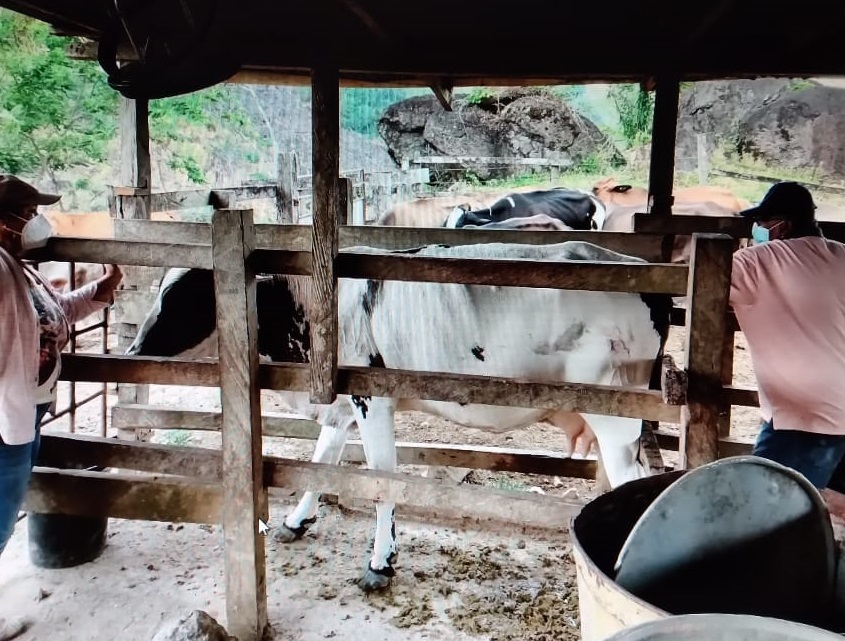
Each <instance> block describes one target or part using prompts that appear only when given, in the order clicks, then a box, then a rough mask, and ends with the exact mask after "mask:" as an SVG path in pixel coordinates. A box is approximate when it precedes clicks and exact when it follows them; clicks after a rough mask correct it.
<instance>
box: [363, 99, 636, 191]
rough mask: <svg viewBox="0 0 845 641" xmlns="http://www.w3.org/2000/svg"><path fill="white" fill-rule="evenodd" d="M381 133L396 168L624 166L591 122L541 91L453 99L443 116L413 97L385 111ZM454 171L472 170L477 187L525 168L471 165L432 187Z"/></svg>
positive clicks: (437, 106) (433, 103)
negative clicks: (598, 159)
mask: <svg viewBox="0 0 845 641" xmlns="http://www.w3.org/2000/svg"><path fill="white" fill-rule="evenodd" d="M378 128H379V133H380V134H381V137H382V139H383V140H384V141H385V143H386V144H387V147H388V150H389V153H390V155H391V157H392V158H393V159H394V161H396V163H397V164H402V163H403V162H404V161H410V160H412V159H414V158H416V157H419V156H470V157H478V156H497V157H502V156H511V157H513V156H515V157H520V158H550V159H554V160H559V161H561V163H562V164H563V165H564V166H570V165H578V164H580V163H583V162H585V161H588V160H589V159H590V158H591V157H595V156H596V155H598V154H606V156H607V158H608V159H609V160H610V161H611V162H612V163H614V164H616V165H621V164H624V159H623V157H622V155H621V154H620V153H619V150H618V149H617V148H616V147H615V146H614V145H613V143H611V142H610V140H609V139H608V138H607V137H606V136H605V135H604V134H603V133H602V132H601V131H600V130H599V128H598V127H596V125H595V124H594V123H593V122H591V121H590V120H589V119H587V118H586V117H584V116H582V115H581V114H579V113H578V112H576V111H575V110H574V109H573V108H572V107H570V106H569V105H568V104H566V102H564V101H563V100H562V99H561V98H559V97H558V96H555V95H554V94H552V93H550V92H548V91H545V90H542V89H509V90H504V91H501V92H490V93H488V94H481V95H475V96H472V95H467V94H463V95H458V96H456V97H455V98H454V100H453V103H452V111H446V110H445V109H443V107H442V106H441V105H440V103H439V102H438V101H437V99H436V98H435V97H434V96H416V97H414V98H409V99H407V100H403V101H400V102H397V103H394V104H393V105H391V106H390V107H388V108H387V109H386V110H385V112H384V114H383V115H382V117H381V118H380V120H379V125H378ZM455 168H459V169H464V170H472V171H473V172H474V173H475V174H476V175H477V176H478V177H479V178H480V179H482V180H485V179H488V178H493V177H504V176H508V175H514V174H522V173H527V171H528V170H529V169H530V168H529V167H525V166H523V167H518V166H510V167H495V166H484V165H481V164H477V163H472V162H469V163H466V165H465V166H464V165H462V164H457V165H456V166H452V167H448V168H443V169H444V170H445V171H443V173H442V175H438V176H437V180H444V179H446V180H448V178H449V176H450V175H451V176H452V179H455V178H456V177H457V176H455V175H454V172H451V170H452V169H455ZM432 171H433V172H436V171H437V167H432Z"/></svg>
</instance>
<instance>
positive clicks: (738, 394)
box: [722, 385, 760, 407]
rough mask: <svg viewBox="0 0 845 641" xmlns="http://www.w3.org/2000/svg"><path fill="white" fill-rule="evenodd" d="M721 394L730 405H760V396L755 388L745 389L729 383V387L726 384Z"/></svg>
mask: <svg viewBox="0 0 845 641" xmlns="http://www.w3.org/2000/svg"><path fill="white" fill-rule="evenodd" d="M722 394H723V395H724V396H725V397H726V399H727V402H729V403H730V404H731V405H736V406H739V407H760V397H759V396H758V394H757V390H756V389H746V388H742V387H735V386H733V385H731V386H730V387H728V386H726V387H725V388H724V389H723V391H722Z"/></svg>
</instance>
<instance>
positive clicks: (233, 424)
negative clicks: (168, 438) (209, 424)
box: [211, 210, 268, 641]
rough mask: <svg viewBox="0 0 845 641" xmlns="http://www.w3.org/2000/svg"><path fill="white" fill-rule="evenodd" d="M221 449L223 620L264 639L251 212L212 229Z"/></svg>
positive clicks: (222, 213) (247, 638) (242, 634)
mask: <svg viewBox="0 0 845 641" xmlns="http://www.w3.org/2000/svg"><path fill="white" fill-rule="evenodd" d="M211 242H212V261H213V262H212V265H213V267H214V294H215V297H216V301H217V334H218V337H217V346H218V350H219V367H220V398H221V403H222V438H223V444H222V450H223V531H224V535H225V553H224V554H225V557H224V558H225V569H224V572H225V577H226V618H227V623H228V626H227V627H228V629H229V632H230V633H231V634H232V635H233V636H236V637H238V638H239V639H241V641H259V640H260V639H261V638H262V637H263V635H264V631H265V628H266V626H267V585H266V568H265V555H264V537H263V536H262V534H261V533H260V531H259V523H258V520H259V519H262V520H263V521H264V522H265V523H266V522H267V518H268V514H267V513H268V506H267V491H266V489H265V487H264V479H263V474H262V471H263V470H262V466H263V457H262V451H261V397H260V390H259V387H258V325H257V316H256V309H255V274H254V273H253V271H252V269H251V268H250V266H249V261H248V259H249V255H250V254H251V253H252V251H253V249H254V248H255V230H254V228H253V218H252V210H245V211H238V210H217V211H215V212H214V217H213V219H212V225H211Z"/></svg>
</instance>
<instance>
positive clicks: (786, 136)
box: [737, 86, 845, 176]
mask: <svg viewBox="0 0 845 641" xmlns="http://www.w3.org/2000/svg"><path fill="white" fill-rule="evenodd" d="M738 134H739V135H738V141H737V152H738V153H739V154H740V155H741V156H750V157H751V158H753V159H755V160H762V161H763V162H766V163H767V164H777V165H779V166H781V167H789V168H792V169H810V170H816V171H817V172H818V173H819V174H820V175H825V174H826V175H835V176H842V175H843V174H845V90H842V89H836V88H832V87H821V86H814V87H809V88H807V89H803V90H801V91H792V92H789V93H786V94H784V95H781V96H780V97H778V98H777V99H776V100H774V101H773V102H771V104H769V105H766V106H764V107H761V108H760V109H757V110H755V111H753V112H752V113H751V114H749V115H748V117H747V118H746V119H745V121H744V122H743V123H742V124H741V125H740V127H739V132H738Z"/></svg>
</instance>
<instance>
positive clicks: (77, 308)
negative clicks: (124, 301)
mask: <svg viewBox="0 0 845 641" xmlns="http://www.w3.org/2000/svg"><path fill="white" fill-rule="evenodd" d="M104 268H105V274H103V275H102V276H100V278H98V279H97V280H95V281H93V282H90V283H88V284H86V285H83V286H82V287H78V288H77V289H74V290H73V291H72V292H68V293H67V294H62V293H59V292H56V290H53V291H54V292H55V294H56V298H57V299H58V301H59V304H60V305H61V306H62V309H63V310H64V313H65V316H67V319H68V322H69V323H70V324H71V325H73V324H74V323H77V322H79V321H80V320H82V319H83V318H85V317H86V316H89V315H90V314H93V313H95V312H98V311H100V310H101V309H104V308H106V307H108V306H109V305H111V303H112V302H113V299H114V290H115V289H117V286H118V285H120V281H121V280H123V272H122V271H121V269H120V267H119V266H118V265H104ZM45 282H46V281H45Z"/></svg>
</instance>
